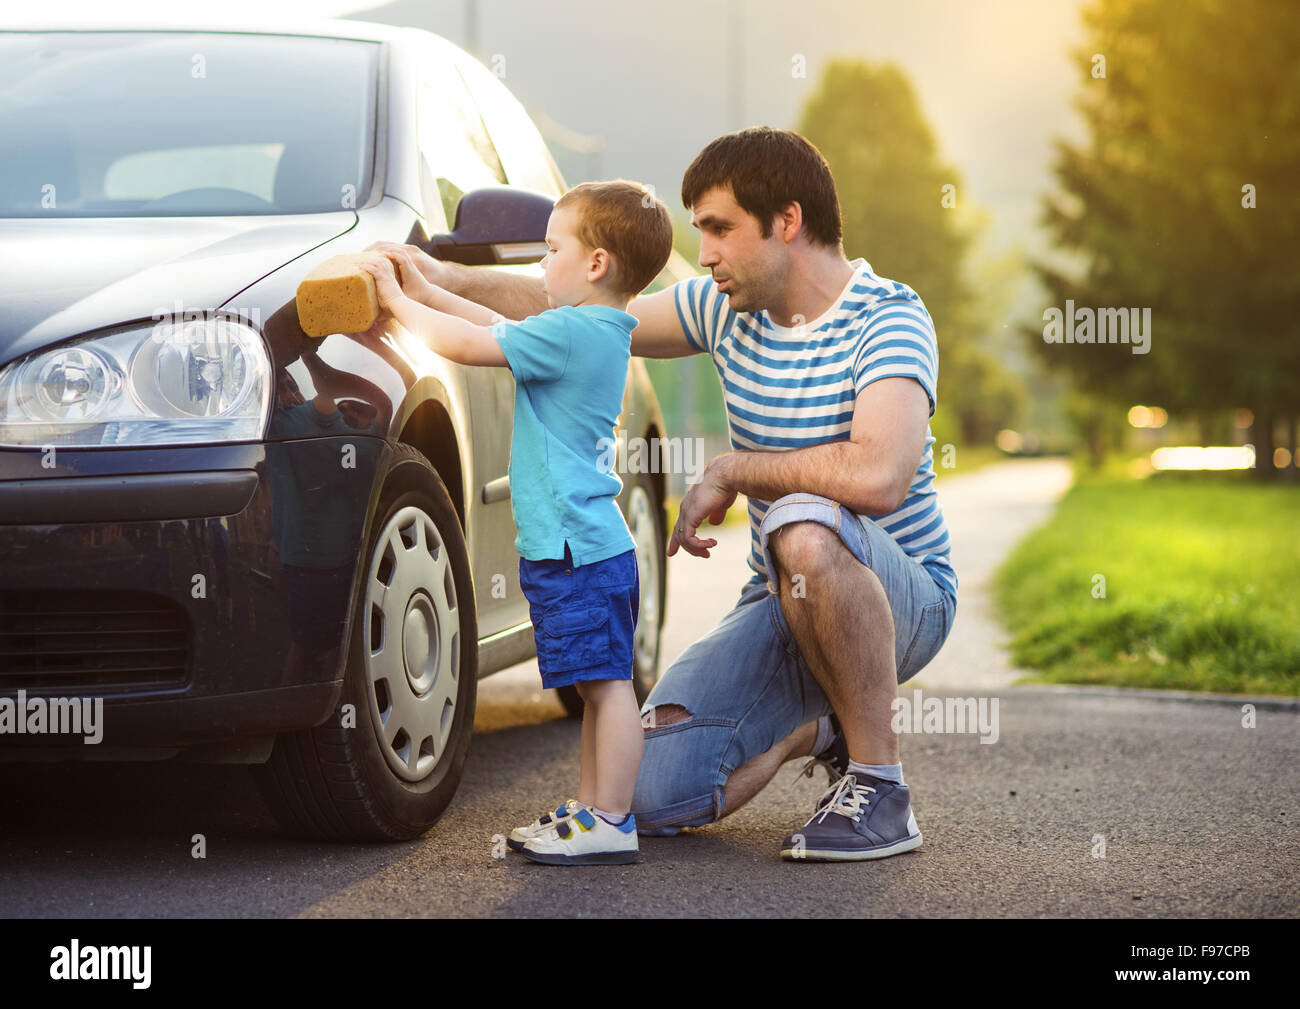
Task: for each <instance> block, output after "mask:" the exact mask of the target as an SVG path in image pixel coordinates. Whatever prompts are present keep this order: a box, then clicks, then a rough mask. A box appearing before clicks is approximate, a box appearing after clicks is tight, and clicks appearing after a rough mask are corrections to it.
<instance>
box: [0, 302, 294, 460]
mask: <svg viewBox="0 0 1300 1009" xmlns="http://www.w3.org/2000/svg"><path fill="white" fill-rule="evenodd" d="M270 402H271V362H270V359H269V357H268V356H267V352H266V347H265V345H264V344H263V343H262V339H261V337H260V336H259V335H258V334H257V332H256V330H254V329H252V328H251V327H249V326H247V325H246V324H244V323H242V322H240V321H238V320H236V319H232V318H228V317H225V316H217V315H212V316H206V317H203V318H194V319H185V320H184V321H173V320H165V321H163V322H158V323H155V324H153V325H151V326H149V327H147V328H143V327H142V328H131V329H126V330H122V331H119V332H115V333H110V334H106V335H103V336H94V337H89V338H85V339H81V340H76V341H73V342H71V343H65V344H62V345H61V346H58V347H51V348H49V349H48V350H43V351H40V352H38V353H36V354H32V355H30V356H28V357H25V358H22V359H20V360H18V361H14V362H12V363H11V364H9V365H7V366H6V367H5V368H4V369H3V370H0V445H11V446H38V447H43V446H47V445H67V446H82V447H91V446H106V445H176V444H186V443H194V442H199V443H204V442H229V441H255V440H257V439H258V438H260V437H261V436H262V430H263V427H264V425H265V422H266V415H267V411H268V410H269V408H270Z"/></svg>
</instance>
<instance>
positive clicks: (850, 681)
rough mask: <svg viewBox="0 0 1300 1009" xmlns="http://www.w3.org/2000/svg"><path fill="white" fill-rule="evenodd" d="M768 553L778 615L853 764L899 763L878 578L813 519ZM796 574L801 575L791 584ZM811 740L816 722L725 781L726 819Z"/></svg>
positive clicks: (889, 623)
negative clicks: (833, 716) (822, 696)
mask: <svg viewBox="0 0 1300 1009" xmlns="http://www.w3.org/2000/svg"><path fill="white" fill-rule="evenodd" d="M849 520H850V521H853V520H852V519H851V518H850V519H849ZM768 549H769V551H770V552H771V555H772V556H773V557H774V559H775V560H776V566H777V570H776V572H775V574H776V576H777V577H778V579H779V581H778V585H779V587H780V588H779V596H780V600H781V611H782V612H783V613H784V614H785V618H786V622H787V623H788V624H789V625H790V632H791V633H792V634H793V635H794V638H795V641H796V642H797V643H798V645H799V650H800V652H801V653H802V654H803V657H804V661H805V662H806V663H807V664H808V669H809V671H810V672H811V673H812V674H813V676H814V677H815V678H816V680H817V683H818V684H819V685H820V686H821V688H822V690H823V691H824V692H825V693H826V696H827V698H829V700H830V702H831V707H832V708H834V710H835V712H836V713H837V714H838V715H839V717H840V723H841V725H842V726H843V729H844V736H845V741H846V742H847V744H848V748H849V757H850V759H852V760H856V761H858V762H860V763H863V764H896V763H898V762H899V756H898V736H897V735H896V734H895V733H894V731H893V729H892V728H891V727H890V721H891V718H892V716H893V709H892V708H891V706H890V704H891V702H892V701H893V699H894V696H895V693H896V688H897V681H896V679H895V675H896V673H895V666H894V619H893V614H892V613H891V612H890V608H889V599H888V598H887V597H886V595H885V590H884V587H883V586H882V585H881V584H880V579H879V578H878V577H876V574H875V572H873V571H872V570H871V569H870V568H868V567H866V566H865V565H864V564H862V563H861V562H860V561H859V560H858V559H857V558H855V557H854V556H853V555H852V554H851V553H850V552H849V550H848V548H847V547H845V545H844V543H843V541H841V539H840V537H839V535H838V534H837V533H835V532H834V531H832V530H831V529H828V528H827V527H826V526H824V525H821V524H819V523H817V522H795V523H792V524H790V525H788V526H782V527H781V528H779V529H777V530H776V532H775V533H773V535H772V536H771V537H770V538H769V540H768ZM796 575H802V576H803V577H802V578H800V579H799V580H798V581H797V582H796V580H795V576H796ZM816 738H817V723H816V722H810V723H808V724H806V725H801V726H799V728H797V729H796V730H795V731H794V732H793V733H791V734H790V735H789V736H787V737H786V738H785V739H783V740H782V741H781V742H780V743H779V744H778V745H776V746H774V747H773V748H772V749H771V750H769V751H767V752H766V753H763V754H760V755H759V756H757V757H755V758H753V759H752V760H750V761H749V762H748V763H747V764H745V765H744V766H743V767H741V768H738V769H737V770H736V772H735V774H733V775H732V776H731V778H730V780H728V782H727V787H726V790H725V795H726V807H725V810H726V812H724V813H723V815H724V816H725V815H726V813H728V812H735V811H736V810H737V809H739V808H740V807H741V806H743V805H744V804H745V803H747V802H748V801H749V800H750V799H752V798H753V797H754V796H755V795H757V794H758V793H759V792H761V791H762V790H763V789H764V788H765V787H766V786H767V783H768V782H769V781H771V780H772V777H773V776H774V775H775V774H776V772H777V770H778V769H779V768H780V766H781V765H782V764H783V763H785V762H786V761H788V760H793V759H795V758H797V757H802V756H808V755H810V754H811V753H812V747H813V742H814V741H815V740H816Z"/></svg>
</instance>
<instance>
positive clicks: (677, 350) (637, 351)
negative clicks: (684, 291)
mask: <svg viewBox="0 0 1300 1009" xmlns="http://www.w3.org/2000/svg"><path fill="white" fill-rule="evenodd" d="M678 283H680V281H679V282H678ZM675 286H676V285H674V287H675ZM675 299H676V294H675V293H674V291H673V288H672V287H669V288H666V289H665V290H662V291H658V292H656V293H655V294H642V295H639V296H638V297H635V298H633V299H632V300H631V302H629V303H628V306H627V310H628V314H630V315H635V316H636V318H637V324H636V328H635V329H633V330H632V354H633V356H634V357H659V358H665V357H686V356H687V355H688V354H698V353H699V351H698V350H696V349H695V348H694V347H693V346H691V344H690V342H689V341H688V340H687V339H686V333H685V331H683V329H682V320H681V319H680V318H679V317H678V315H677V302H676V300H675Z"/></svg>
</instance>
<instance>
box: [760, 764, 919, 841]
mask: <svg viewBox="0 0 1300 1009" xmlns="http://www.w3.org/2000/svg"><path fill="white" fill-rule="evenodd" d="M920 846H921V829H920V828H919V827H918V826H917V825H916V817H915V816H914V815H913V813H912V802H911V793H910V791H909V790H908V787H907V786H906V785H900V784H898V783H897V782H894V781H886V780H885V779H883V778H877V777H876V776H875V775H872V774H846V775H844V776H843V777H842V778H840V780H839V781H838V782H837V783H836V784H835V787H834V788H832V789H831V790H830V791H828V792H827V793H826V794H825V795H824V796H822V799H821V801H820V802H819V803H818V805H817V812H815V813H813V815H812V818H811V819H810V820H809V821H808V822H807V823H805V824H804V825H803V827H802V828H801V829H800V830H799V831H797V832H796V833H794V834H790V835H789V836H787V837H786V839H785V840H784V841H783V842H782V844H781V857H782V858H784V859H786V860H787V861H790V862H798V861H807V862H853V861H858V860H859V859H866V858H885V857H886V856H888V855H897V854H899V853H900V852H904V851H911V850H912V849H913V848H919V847H920Z"/></svg>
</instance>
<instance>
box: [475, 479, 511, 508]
mask: <svg viewBox="0 0 1300 1009" xmlns="http://www.w3.org/2000/svg"><path fill="white" fill-rule="evenodd" d="M481 497H482V498H483V503H484V504H492V503H493V502H494V501H505V500H507V499H509V497H510V477H509V476H508V475H507V476H499V477H497V478H496V479H495V480H489V481H488V482H487V483H485V484H484V485H483V492H482V494H481Z"/></svg>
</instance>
